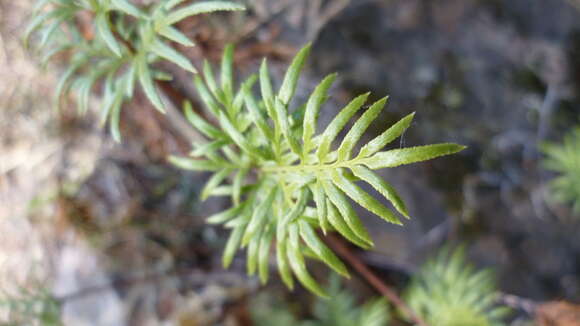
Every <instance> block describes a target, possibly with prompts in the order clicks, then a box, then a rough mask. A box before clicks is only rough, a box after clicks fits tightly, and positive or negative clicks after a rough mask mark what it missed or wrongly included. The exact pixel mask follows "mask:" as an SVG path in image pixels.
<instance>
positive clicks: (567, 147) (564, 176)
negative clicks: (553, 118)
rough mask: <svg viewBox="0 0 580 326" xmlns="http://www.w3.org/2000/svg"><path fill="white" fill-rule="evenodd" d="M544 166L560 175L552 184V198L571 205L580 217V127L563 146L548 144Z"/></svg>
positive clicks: (567, 137) (546, 145)
mask: <svg viewBox="0 0 580 326" xmlns="http://www.w3.org/2000/svg"><path fill="white" fill-rule="evenodd" d="M542 150H543V151H544V153H545V154H546V158H545V159H544V161H543V165H544V166H545V167H546V168H547V169H549V170H551V171H554V172H556V173H557V174H558V175H557V176H556V177H555V178H554V179H553V180H552V181H551V182H550V197H551V198H552V199H554V200H555V201H557V202H560V203H564V204H570V205H571V206H572V209H573V211H574V213H575V214H576V215H578V216H580V127H576V128H575V129H573V130H572V131H570V132H569V133H568V134H567V135H566V136H565V137H564V140H563V142H562V143H561V144H559V143H546V144H544V145H543V146H542Z"/></svg>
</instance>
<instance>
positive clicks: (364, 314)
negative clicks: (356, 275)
mask: <svg viewBox="0 0 580 326" xmlns="http://www.w3.org/2000/svg"><path fill="white" fill-rule="evenodd" d="M332 276H333V277H331V278H330V280H329V284H328V286H327V289H326V290H327V292H328V294H329V299H321V298H318V299H317V300H316V302H315V304H314V306H313V308H312V311H311V313H312V318H309V319H307V320H301V321H298V320H297V318H296V317H295V316H294V315H293V314H292V313H291V309H290V307H287V306H284V305H280V306H277V307H276V306H274V305H273V304H272V302H275V300H273V298H272V297H271V296H270V295H267V294H266V295H262V296H261V297H258V299H256V300H254V302H253V305H252V319H253V321H254V322H255V324H256V326H269V325H277V326H351V325H357V326H386V325H389V320H390V316H389V312H388V307H389V306H388V304H387V302H385V300H384V299H372V300H370V301H367V302H366V303H364V304H362V305H359V304H357V302H356V296H355V295H353V293H352V291H349V290H347V289H344V288H342V287H341V284H340V278H338V277H336V275H332Z"/></svg>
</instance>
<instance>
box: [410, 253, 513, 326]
mask: <svg viewBox="0 0 580 326" xmlns="http://www.w3.org/2000/svg"><path fill="white" fill-rule="evenodd" d="M404 298H405V301H406V302H407V303H408V304H409V306H410V307H411V309H413V311H415V312H416V313H417V314H418V315H419V316H421V317H422V318H423V319H424V320H425V321H426V322H427V323H428V324H429V325H438V326H462V325H470V326H501V325H505V324H504V323H503V322H502V320H503V318H505V317H506V315H507V314H508V312H509V309H508V308H507V307H502V306H498V305H496V301H497V290H496V285H495V281H494V278H493V274H492V273H491V271H490V270H479V271H478V270H476V269H474V267H473V266H471V265H469V264H468V263H467V262H466V258H465V251H464V248H462V247H460V248H458V249H455V250H453V251H451V250H450V249H449V248H444V249H443V250H441V252H440V253H439V254H438V255H437V256H436V257H435V258H434V259H432V260H430V261H428V262H427V263H426V264H425V265H424V266H423V267H422V268H421V270H420V271H419V272H418V273H417V274H416V275H415V276H414V278H413V280H412V282H411V284H410V286H409V287H408V288H407V290H406V291H405V295H404Z"/></svg>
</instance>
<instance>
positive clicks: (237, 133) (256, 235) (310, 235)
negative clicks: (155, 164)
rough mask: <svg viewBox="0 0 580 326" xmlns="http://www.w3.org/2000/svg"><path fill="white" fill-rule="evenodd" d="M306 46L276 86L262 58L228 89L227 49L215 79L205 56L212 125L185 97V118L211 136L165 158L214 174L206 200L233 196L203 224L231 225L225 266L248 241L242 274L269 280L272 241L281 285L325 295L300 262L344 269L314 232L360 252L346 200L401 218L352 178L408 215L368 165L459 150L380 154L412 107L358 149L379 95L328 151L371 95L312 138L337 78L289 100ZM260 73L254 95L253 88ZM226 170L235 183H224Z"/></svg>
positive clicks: (365, 238)
mask: <svg viewBox="0 0 580 326" xmlns="http://www.w3.org/2000/svg"><path fill="white" fill-rule="evenodd" d="M309 50H310V46H306V47H304V48H303V49H302V50H300V52H299V53H298V54H297V55H296V57H295V58H294V60H293V61H292V63H291V65H290V67H289V68H288V70H287V72H286V74H285V77H284V79H283V81H282V85H281V86H280V88H279V90H278V91H277V92H274V88H273V85H272V83H271V81H270V74H269V72H268V65H267V63H266V61H264V62H263V63H262V66H261V68H260V73H259V77H258V76H255V75H253V76H250V77H249V78H248V79H247V80H246V81H245V82H244V83H242V85H241V87H239V89H238V90H237V91H234V76H233V64H232V55H233V48H232V47H231V46H230V47H228V48H227V49H226V51H225V53H224V56H223V59H222V64H221V66H222V68H221V78H220V80H219V83H218V81H217V80H216V79H215V76H214V73H213V68H212V67H211V65H210V64H209V63H207V62H206V63H205V64H204V74H203V75H204V77H205V81H204V80H202V78H201V77H199V76H196V77H195V86H196V87H197V90H198V91H199V94H200V97H201V98H202V100H203V102H204V104H205V106H206V108H207V110H208V112H209V113H210V114H211V117H212V118H213V119H215V121H217V126H214V125H212V124H210V123H208V122H207V121H206V120H204V119H203V118H202V117H201V116H200V115H199V114H197V113H195V112H194V111H193V110H192V108H191V106H190V105H189V104H186V106H185V112H186V116H187V118H188V119H189V121H190V122H191V124H192V125H193V126H194V127H195V128H197V129H198V130H199V131H200V132H202V133H203V134H204V135H205V136H206V137H207V142H205V143H203V144H196V145H195V146H194V149H193V151H192V152H191V154H190V156H189V157H176V156H174V157H171V158H170V161H171V162H172V163H173V164H175V165H177V166H178V167H181V168H184V169H189V170H194V171H212V172H214V174H213V176H212V177H211V178H210V179H209V181H208V182H207V184H206V186H205V188H204V189H203V191H202V194H201V196H202V199H205V198H207V197H209V196H219V195H227V196H231V199H232V207H231V208H229V209H227V210H225V211H223V212H221V213H218V214H216V215H213V216H211V217H209V218H208V222H209V223H212V224H223V225H224V226H225V227H226V228H229V229H231V234H230V237H229V240H228V242H227V244H226V248H225V252H224V256H223V264H224V265H225V266H229V265H230V263H231V262H232V259H233V257H234V254H235V252H236V251H237V250H238V248H240V247H241V248H246V251H247V270H248V273H249V274H254V273H256V271H257V272H258V274H259V276H260V279H261V281H262V282H264V283H265V282H266V281H267V279H268V268H269V253H270V246H271V245H272V243H273V244H274V245H275V247H276V258H277V266H278V271H279V273H280V276H281V278H282V280H283V281H284V283H285V284H286V285H287V286H288V287H289V288H293V285H294V281H293V276H292V275H295V276H296V277H297V278H298V280H299V281H300V282H301V283H302V284H303V285H304V286H305V287H307V288H308V289H309V290H311V291H312V292H314V293H316V294H318V295H322V296H324V295H325V291H324V290H323V289H322V288H321V287H320V286H319V285H318V283H317V282H316V281H315V280H314V278H313V277H312V276H311V275H310V274H309V272H308V271H307V269H306V265H305V257H312V258H315V259H317V260H320V261H322V262H324V263H325V264H326V265H328V266H329V267H330V268H332V269H333V270H334V271H336V272H337V273H338V274H340V275H343V276H348V272H347V269H346V267H345V266H344V264H343V263H342V262H341V261H340V260H339V259H338V258H337V257H336V256H335V254H334V253H333V252H332V251H331V250H330V249H329V248H328V247H327V246H326V245H325V244H324V242H323V241H322V240H321V238H320V235H319V233H317V230H318V229H321V230H322V233H326V232H328V231H330V230H334V231H337V232H339V233H340V234H342V235H343V236H344V237H345V238H347V239H348V240H349V241H351V242H352V243H354V244H356V245H357V246H359V247H361V248H364V249H369V248H370V247H372V246H373V242H372V240H371V238H370V236H369V234H368V232H367V230H366V229H365V227H364V226H363V224H362V222H361V221H360V219H359V217H358V216H357V214H356V212H355V210H354V208H353V207H352V205H351V204H350V202H349V198H350V199H351V200H353V201H354V202H356V203H357V204H359V205H360V206H362V207H364V208H365V209H367V210H369V211H370V212H372V213H374V214H375V215H378V216H379V217H381V218H382V219H384V220H386V221H388V222H391V223H395V224H401V221H400V218H399V217H398V216H397V215H396V214H395V213H394V212H393V210H391V209H389V208H387V207H386V206H384V205H383V204H382V203H381V202H380V201H379V200H377V199H376V198H374V197H373V196H372V195H370V194H369V193H367V192H366V191H364V190H363V189H362V188H360V187H359V186H358V185H357V182H358V181H364V182H366V183H368V184H369V185H370V186H371V187H373V188H374V189H375V190H376V191H377V192H378V193H380V194H381V195H382V196H384V197H385V198H386V199H387V200H388V201H390V202H391V204H392V206H393V208H394V209H395V210H396V211H398V212H399V214H401V215H402V216H403V217H406V218H408V217H409V214H408V212H407V209H406V207H405V204H404V203H403V201H402V200H401V198H400V196H399V195H398V194H397V192H396V191H395V189H394V188H393V187H392V186H391V185H389V184H388V183H387V182H386V181H384V180H383V179H382V178H381V177H380V176H379V175H377V174H376V173H375V172H374V171H373V170H377V169H382V168H387V167H395V166H399V165H403V164H410V163H414V162H419V161H425V160H429V159H432V158H435V157H438V156H442V155H447V154H453V153H456V152H458V151H460V150H462V149H463V148H464V147H463V146H460V145H456V144H447V143H446V144H436V145H427V146H417V147H409V148H399V149H393V150H388V151H381V150H382V149H383V148H384V147H385V146H386V145H387V144H388V143H390V142H391V141H393V140H394V139H396V138H397V137H399V136H400V135H401V134H402V133H403V132H404V131H405V130H406V129H407V128H408V127H409V125H410V123H411V121H412V119H413V115H414V114H410V115H408V116H407V117H405V118H403V119H402V120H401V121H399V122H397V123H396V124H394V125H393V126H391V127H390V128H388V129H387V130H386V131H384V132H383V133H382V134H380V135H379V136H377V137H376V138H374V139H373V140H371V141H370V142H368V143H366V144H364V146H362V148H361V149H360V151H358V154H356V155H355V154H354V153H353V152H354V147H355V145H356V143H357V142H358V141H359V139H360V138H361V136H362V135H363V133H364V132H365V130H366V129H367V128H368V127H369V125H370V124H371V123H372V122H373V120H375V119H376V117H377V116H378V115H379V113H380V112H381V110H382V109H383V108H384V106H385V104H386V101H387V98H383V99H381V100H379V101H377V102H375V103H374V104H372V105H371V106H370V107H369V108H368V110H366V111H365V112H364V113H363V114H362V115H361V117H360V118H359V119H358V120H357V121H356V122H355V123H354V125H353V126H352V128H350V129H349V130H348V132H347V134H346V136H345V137H344V139H343V140H342V141H341V142H340V144H338V148H337V149H334V148H333V146H332V145H333V143H334V142H338V140H337V139H336V138H337V136H338V135H339V133H340V132H341V131H342V130H343V129H344V128H345V127H346V125H347V123H348V121H349V120H350V119H351V118H352V117H353V116H354V115H355V114H356V113H357V112H359V111H360V110H361V109H362V108H363V105H364V104H365V103H366V101H367V99H368V96H369V93H366V94H363V95H360V96H358V97H356V98H355V99H354V100H352V101H351V102H350V103H349V104H348V105H347V106H345V107H344V108H343V109H342V110H341V111H340V112H339V113H338V114H337V115H336V117H335V118H334V119H333V120H332V121H331V122H330V124H329V125H328V126H327V127H326V128H325V129H324V131H323V132H322V133H320V134H319V135H316V128H317V117H318V114H319V111H320V109H321V107H322V105H323V104H324V102H325V100H326V99H327V98H328V91H329V88H330V87H331V85H332V83H333V81H334V80H335V78H336V75H335V74H331V75H329V76H328V77H326V78H325V79H324V80H323V81H322V82H321V83H320V84H319V85H318V86H317V87H316V88H315V90H314V91H313V92H312V94H311V95H310V97H309V99H308V100H307V101H306V103H304V104H298V105H296V106H294V105H292V103H291V102H292V98H293V95H294V91H295V89H296V85H297V82H298V78H299V76H300V73H301V69H302V67H303V65H304V62H305V60H306V58H307V56H308V53H309ZM258 80H259V84H260V91H261V96H260V99H259V100H257V99H256V98H255V97H254V94H253V91H252V88H253V86H254V84H255V83H256V82H257V81H258ZM230 176H231V177H232V179H233V181H232V182H231V183H229V182H226V181H227V179H228V177H230Z"/></svg>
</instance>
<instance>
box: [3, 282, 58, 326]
mask: <svg viewBox="0 0 580 326" xmlns="http://www.w3.org/2000/svg"><path fill="white" fill-rule="evenodd" d="M0 310H2V311H3V312H5V313H6V316H7V317H8V320H6V321H5V322H4V323H2V322H0V324H2V325H6V326H8V325H10V326H20V325H42V326H60V325H63V324H62V321H61V319H60V302H59V301H58V300H57V299H56V298H55V297H54V296H53V295H52V294H51V293H50V291H49V290H48V288H47V287H46V285H44V284H29V285H27V286H26V287H19V288H18V291H17V293H15V294H9V293H7V292H6V291H0Z"/></svg>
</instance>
